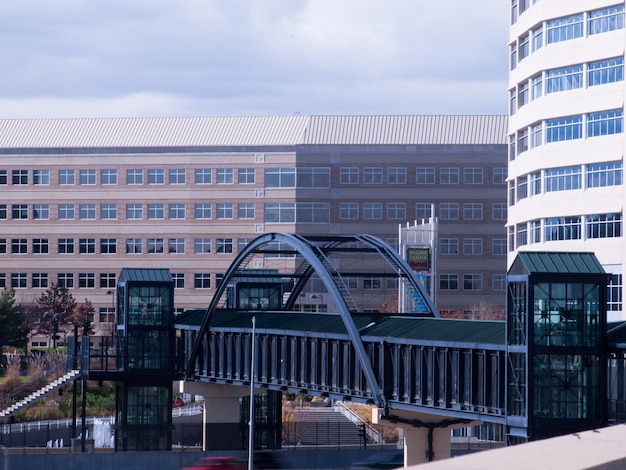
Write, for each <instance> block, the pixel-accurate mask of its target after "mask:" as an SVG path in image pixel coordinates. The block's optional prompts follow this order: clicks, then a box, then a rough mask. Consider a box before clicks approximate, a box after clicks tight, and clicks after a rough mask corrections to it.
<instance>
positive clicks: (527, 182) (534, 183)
mask: <svg viewBox="0 0 626 470" xmlns="http://www.w3.org/2000/svg"><path fill="white" fill-rule="evenodd" d="M622 182H623V170H622V162H621V161H615V162H602V163H591V164H588V165H574V166H569V167H559V168H549V169H546V170H541V171H537V172H534V173H530V174H527V175H523V176H520V177H519V178H517V179H516V181H509V205H514V204H515V203H516V202H519V201H520V200H522V199H525V198H527V197H532V196H536V195H538V194H542V193H550V192H556V191H572V190H577V189H582V190H585V189H590V188H600V187H605V186H621V185H622Z"/></svg>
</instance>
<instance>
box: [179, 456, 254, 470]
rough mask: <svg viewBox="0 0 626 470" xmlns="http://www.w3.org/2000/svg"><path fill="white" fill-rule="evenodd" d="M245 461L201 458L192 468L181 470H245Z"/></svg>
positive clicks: (229, 458) (228, 458) (224, 458)
mask: <svg viewBox="0 0 626 470" xmlns="http://www.w3.org/2000/svg"><path fill="white" fill-rule="evenodd" d="M247 468H248V465H247V463H246V462H245V461H243V460H240V459H238V458H236V457H230V456H223V457H202V458H201V459H200V460H198V462H197V463H196V464H195V465H194V466H193V467H185V468H183V469H182V470H227V469H231V470H247Z"/></svg>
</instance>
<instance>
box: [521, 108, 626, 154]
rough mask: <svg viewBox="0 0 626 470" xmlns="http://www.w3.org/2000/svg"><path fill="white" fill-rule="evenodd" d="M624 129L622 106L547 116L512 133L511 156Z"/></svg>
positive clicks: (611, 133)
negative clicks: (605, 109)
mask: <svg viewBox="0 0 626 470" xmlns="http://www.w3.org/2000/svg"><path fill="white" fill-rule="evenodd" d="M623 132H624V111H623V109H611V110H607V111H599V112H595V113H588V114H577V115H575V116H565V117H558V118H554V119H546V120H544V121H541V122H538V123H535V124H532V125H530V126H529V127H527V128H524V129H519V130H518V131H517V132H516V133H515V134H513V135H510V136H509V159H510V160H514V159H515V157H516V156H519V155H520V154H522V153H523V152H526V151H528V150H529V149H532V148H535V147H538V146H540V145H543V144H549V143H553V142H562V141H566V140H576V139H589V138H593V137H600V136H605V135H613V134H622V133H623Z"/></svg>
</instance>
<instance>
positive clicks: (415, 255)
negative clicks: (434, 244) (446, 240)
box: [406, 246, 430, 271]
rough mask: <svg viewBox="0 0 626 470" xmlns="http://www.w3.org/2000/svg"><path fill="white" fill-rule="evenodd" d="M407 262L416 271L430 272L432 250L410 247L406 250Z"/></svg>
mask: <svg viewBox="0 0 626 470" xmlns="http://www.w3.org/2000/svg"><path fill="white" fill-rule="evenodd" d="M406 260H407V263H409V266H411V269H413V270H415V271H429V270H430V248H428V247H414V246H413V247H408V248H407V249H406Z"/></svg>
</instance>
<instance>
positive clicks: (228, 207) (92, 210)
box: [0, 202, 255, 220]
mask: <svg viewBox="0 0 626 470" xmlns="http://www.w3.org/2000/svg"><path fill="white" fill-rule="evenodd" d="M53 207H54V206H53ZM214 208H215V210H214ZM29 209H31V210H32V219H33V220H49V219H51V218H55V216H56V218H57V219H58V220H75V219H80V220H96V219H97V218H98V213H99V214H100V219H101V220H116V219H118V218H120V215H121V214H120V210H119V207H118V204H115V203H103V204H94V203H87V204H73V203H68V204H58V205H57V206H56V209H57V212H56V214H51V209H50V204H40V203H38V204H32V205H31V206H30V207H29V205H28V204H12V205H11V207H10V212H9V207H8V205H7V204H0V219H8V218H9V215H10V217H11V218H12V219H15V220H27V219H29V218H31V215H30V214H29ZM123 210H124V216H125V219H126V220H143V219H144V218H146V219H148V220H163V219H165V218H168V219H174V220H180V219H186V218H187V204H185V203H182V202H181V203H176V202H174V203H169V204H164V203H148V204H142V203H127V204H125V206H124V209H123ZM214 215H215V218H216V219H234V218H235V215H236V216H237V218H238V219H254V218H255V205H254V203H251V202H242V203H239V204H233V203H230V202H228V203H216V204H212V203H209V202H199V203H195V204H193V217H194V218H195V219H212V218H213V216H214Z"/></svg>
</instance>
